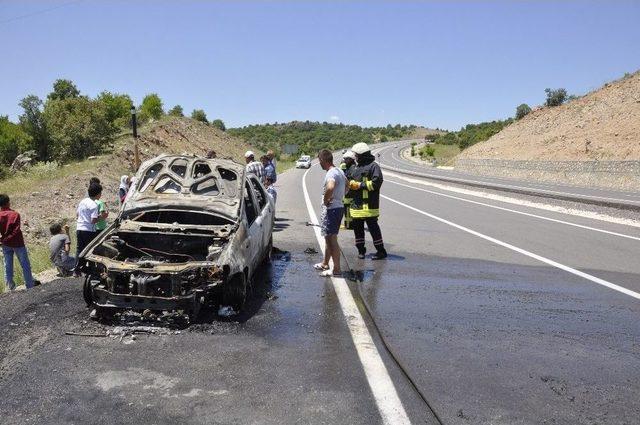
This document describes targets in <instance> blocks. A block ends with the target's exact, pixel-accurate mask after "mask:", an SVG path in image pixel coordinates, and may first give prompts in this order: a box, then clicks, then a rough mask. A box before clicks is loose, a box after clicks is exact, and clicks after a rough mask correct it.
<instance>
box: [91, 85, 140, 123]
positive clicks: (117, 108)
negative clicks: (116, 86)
mask: <svg viewBox="0 0 640 425" xmlns="http://www.w3.org/2000/svg"><path fill="white" fill-rule="evenodd" d="M96 101H98V102H101V103H103V104H104V106H105V109H106V111H107V120H108V121H109V122H110V123H111V124H113V125H114V126H116V127H117V128H124V127H127V126H128V125H129V121H130V120H131V105H133V102H132V101H131V98H130V97H129V95H128V94H118V93H111V92H108V91H106V90H105V91H103V92H102V93H100V94H99V95H98V97H97V98H96Z"/></svg>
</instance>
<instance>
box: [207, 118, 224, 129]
mask: <svg viewBox="0 0 640 425" xmlns="http://www.w3.org/2000/svg"><path fill="white" fill-rule="evenodd" d="M211 125H212V126H213V127H215V128H217V129H218V130H222V131H226V130H227V126H226V125H224V121H222V120H221V119H216V120H213V121H211Z"/></svg>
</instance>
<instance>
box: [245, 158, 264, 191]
mask: <svg viewBox="0 0 640 425" xmlns="http://www.w3.org/2000/svg"><path fill="white" fill-rule="evenodd" d="M244 160H245V162H246V163H247V166H246V167H245V172H246V173H247V174H255V175H256V177H258V180H260V181H261V182H262V183H264V178H265V172H264V166H263V165H262V163H261V162H258V161H256V159H255V154H254V153H253V152H252V151H247V152H245V154H244Z"/></svg>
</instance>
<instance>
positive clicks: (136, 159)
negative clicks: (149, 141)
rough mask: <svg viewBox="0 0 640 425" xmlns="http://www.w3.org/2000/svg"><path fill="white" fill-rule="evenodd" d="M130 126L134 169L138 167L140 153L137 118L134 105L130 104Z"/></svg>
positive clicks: (136, 169)
mask: <svg viewBox="0 0 640 425" xmlns="http://www.w3.org/2000/svg"><path fill="white" fill-rule="evenodd" d="M131 128H132V129H133V166H134V168H135V170H134V171H138V168H139V167H140V153H139V152H138V120H137V119H136V107H135V106H133V104H132V105H131Z"/></svg>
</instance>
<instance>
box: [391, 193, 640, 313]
mask: <svg viewBox="0 0 640 425" xmlns="http://www.w3.org/2000/svg"><path fill="white" fill-rule="evenodd" d="M380 197H382V198H384V199H386V200H387V201H391V202H393V203H395V204H398V205H400V206H403V207H405V208H408V209H410V210H411V211H414V212H417V213H418V214H422V215H424V216H427V217H429V218H432V219H434V220H437V221H439V222H441V223H444V224H447V225H449V226H452V227H455V228H456V229H459V230H462V231H463V232H467V233H470V234H472V235H474V236H477V237H479V238H482V239H485V240H487V241H489V242H493V243H494V244H496V245H500V246H502V247H505V248H507V249H510V250H512V251H515V252H518V253H520V254H523V255H526V256H527V257H531V258H533V259H535V260H538V261H541V262H543V263H546V264H549V265H550V266H553V267H556V268H558V269H561V270H564V271H566V272H569V273H571V274H574V275H576V276H580V277H582V278H585V279H587V280H590V281H591V282H594V283H597V284H598V285H602V286H606V287H607V288H610V289H613V290H614V291H618V292H621V293H623V294H626V295H629V296H631V297H633V298H636V299H639V300H640V293H638V292H635V291H632V290H630V289H627V288H624V287H622V286H620V285H616V284H615V283H611V282H608V281H606V280H604V279H600V278H599V277H596V276H593V275H590V274H588V273H585V272H582V271H580V270H577V269H574V268H573V267H569V266H565V265H564V264H560V263H558V262H557V261H553V260H551V259H549V258H546V257H543V256H541V255H538V254H534V253H533V252H530V251H527V250H526V249H522V248H518V247H517V246H515V245H511V244H509V243H507V242H503V241H501V240H499V239H496V238H492V237H491V236H487V235H485V234H483V233H480V232H476V231H475V230H472V229H469V228H468V227H464V226H461V225H459V224H456V223H454V222H452V221H449V220H446V219H444V218H441V217H438V216H437V215H433V214H430V213H428V212H426V211H422V210H419V209H418V208H415V207H412V206H411V205H407V204H405V203H404V202H400V201H397V200H395V199H392V198H389V197H388V196H385V195H382V194H381V195H380Z"/></svg>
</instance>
